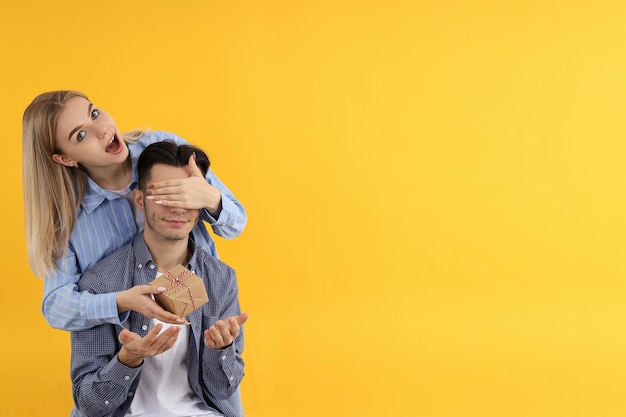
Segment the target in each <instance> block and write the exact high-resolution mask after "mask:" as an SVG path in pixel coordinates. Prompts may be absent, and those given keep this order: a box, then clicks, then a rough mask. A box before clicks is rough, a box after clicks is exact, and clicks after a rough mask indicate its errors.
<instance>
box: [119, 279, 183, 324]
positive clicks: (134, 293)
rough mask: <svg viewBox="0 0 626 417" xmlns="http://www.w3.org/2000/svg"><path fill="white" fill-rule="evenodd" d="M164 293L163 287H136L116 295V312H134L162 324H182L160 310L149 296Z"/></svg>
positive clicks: (175, 316) (173, 315) (178, 318)
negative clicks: (159, 321) (157, 320)
mask: <svg viewBox="0 0 626 417" xmlns="http://www.w3.org/2000/svg"><path fill="white" fill-rule="evenodd" d="M163 291H165V288H164V287H156V286H154V285H136V286H134V287H132V288H130V289H128V290H125V291H120V292H118V293H117V297H116V301H117V311H118V312H120V313H123V312H125V311H128V310H132V311H136V312H137V313H141V314H143V315H144V316H146V317H148V318H151V319H159V320H161V321H162V322H164V323H170V324H183V323H186V321H185V320H183V319H182V318H180V317H178V316H177V315H176V314H172V313H170V312H169V311H166V310H164V309H163V308H161V306H160V305H158V304H157V302H156V301H154V300H153V299H152V298H151V297H150V295H151V294H158V293H161V292H163Z"/></svg>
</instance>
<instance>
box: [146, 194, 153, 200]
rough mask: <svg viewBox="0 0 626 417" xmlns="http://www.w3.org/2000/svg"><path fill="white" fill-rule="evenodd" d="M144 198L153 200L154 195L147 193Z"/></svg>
mask: <svg viewBox="0 0 626 417" xmlns="http://www.w3.org/2000/svg"><path fill="white" fill-rule="evenodd" d="M146 199H148V200H154V196H153V195H147V196H146Z"/></svg>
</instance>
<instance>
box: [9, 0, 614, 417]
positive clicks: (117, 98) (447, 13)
mask: <svg viewBox="0 0 626 417" xmlns="http://www.w3.org/2000/svg"><path fill="white" fill-rule="evenodd" d="M624 22H626V6H624V5H623V2H619V1H607V0H596V1H593V2H590V1H564V0H560V1H559V0H519V1H495V0H494V1H487V0H477V1H460V0H458V1H450V0H448V1H445V0H443V1H401V0H359V1H356V0H346V1H337V0H335V1H331V0H316V1H284V0H283V1H281V0H273V1H272V0H256V1H213V0H211V1H199V0H198V1H176V2H174V1H162V0H150V1H146V0H141V1H125V0H113V1H108V2H85V1H80V2H79V1H76V2H68V1H66V2H47V1H39V2H37V1H32V0H31V1H26V0H25V1H21V2H8V4H4V5H3V6H2V12H1V13H0V39H1V45H2V65H1V66H0V91H2V100H0V114H1V116H0V118H1V119H0V120H1V121H2V127H3V134H4V136H3V141H2V144H3V149H4V153H3V158H2V160H3V164H2V168H0V173H1V177H2V178H3V180H4V181H3V182H4V186H3V187H2V202H3V209H2V216H0V219H1V224H0V230H2V233H3V235H4V245H3V247H4V249H3V251H2V254H1V255H0V262H1V264H2V265H3V267H4V273H3V274H2V276H3V278H2V279H3V281H4V285H2V294H3V297H2V302H0V308H1V310H0V313H1V314H2V317H3V326H2V344H1V348H0V349H1V351H0V358H1V359H0V380H2V381H4V383H3V386H4V388H3V389H2V390H0V404H2V408H3V411H2V414H3V415H6V416H29V417H30V416H66V415H68V414H69V411H70V409H71V406H72V403H71V384H70V380H69V351H70V349H69V343H68V334H67V333H66V332H63V331H60V330H53V329H50V328H49V327H48V325H47V324H46V323H45V321H44V320H43V318H42V316H41V313H40V310H39V307H40V300H41V293H42V284H41V281H40V280H38V279H36V278H34V277H33V276H32V274H31V273H30V270H29V269H28V267H27V262H26V249H25V240H24V229H23V202H22V189H21V180H20V178H21V139H20V138H21V116H22V112H23V110H24V108H25V107H26V106H27V105H28V103H29V102H30V101H31V100H32V98H33V97H34V96H35V95H36V94H38V93H40V92H43V91H47V90H51V89H62V88H71V89H78V90H81V91H84V92H86V93H87V94H88V95H89V97H90V98H91V99H92V100H93V101H94V102H95V103H96V104H97V105H98V106H100V107H102V108H103V109H105V110H107V111H108V112H109V113H110V114H112V115H113V116H114V117H115V118H116V121H117V123H118V126H119V127H120V129H122V130H128V129H131V128H135V127H146V126H151V127H153V128H155V129H164V130H170V131H173V132H176V133H178V134H179V135H181V136H183V137H184V138H186V139H188V140H189V141H191V142H193V143H196V144H198V145H200V146H202V147H204V148H205V149H206V150H207V151H208V152H209V155H210V157H211V158H212V161H213V165H212V166H213V168H214V170H215V172H216V173H217V174H218V175H219V176H220V178H221V179H222V180H224V182H225V183H226V184H227V185H228V186H229V187H230V188H231V189H232V190H233V191H234V192H235V194H236V195H237V197H238V198H239V199H240V201H242V203H243V204H244V205H245V207H246V208H247V210H248V214H249V224H248V227H247V228H246V230H245V232H244V234H243V235H242V236H241V237H239V238H237V239H235V240H232V241H226V240H224V239H219V238H218V239H217V245H218V249H219V251H220V254H221V257H222V259H224V260H225V261H226V262H228V263H230V264H231V265H232V266H233V267H235V268H236V270H237V272H238V276H239V281H240V287H241V301H242V305H243V308H244V310H246V311H248V312H249V313H250V321H249V323H248V325H247V327H246V351H245V359H246V361H247V368H246V377H245V379H244V382H243V384H242V393H243V398H244V406H245V409H246V416H247V417H269V416H272V417H274V416H281V417H282V416H290V417H292V416H301V417H309V416H311V417H314V416H315V417H318V416H325V417H340V416H420V417H422V416H423V417H444V416H446V417H448V416H450V417H452V416H454V417H474V416H475V417H491V416H493V417H522V416H523V417H561V416H563V417H566V416H567V417H576V416H581V417H583V416H584V417H597V416H623V415H625V414H626V400H624V389H625V388H626V337H625V333H624V323H625V321H626V304H625V303H624V299H625V297H624V295H625V290H626V279H625V278H626V276H625V275H626V260H625V259H624V256H623V255H624V251H625V245H624V242H625V239H626V220H625V215H624V214H625V212H626V184H624V180H625V179H626V173H625V167H624V165H625V164H624V162H625V161H626V141H625V139H624V137H625V134H624V133H625V127H624V114H623V113H624V110H625V108H626V106H625V104H626V102H625V100H626V81H625V80H626V77H625V74H626V52H625V51H626V24H625V23H624Z"/></svg>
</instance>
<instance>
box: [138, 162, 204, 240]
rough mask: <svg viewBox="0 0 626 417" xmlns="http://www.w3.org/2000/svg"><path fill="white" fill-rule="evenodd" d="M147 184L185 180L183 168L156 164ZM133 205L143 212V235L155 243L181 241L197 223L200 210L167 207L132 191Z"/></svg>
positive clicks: (139, 192)
mask: <svg viewBox="0 0 626 417" xmlns="http://www.w3.org/2000/svg"><path fill="white" fill-rule="evenodd" d="M150 173H151V175H150V180H149V183H155V182H159V181H168V180H175V179H180V178H187V177H188V176H189V174H188V173H187V171H186V170H185V168H177V167H173V166H169V165H164V164H156V165H154V166H153V167H152V170H151V171H150ZM134 196H135V203H136V204H137V206H138V208H139V209H140V210H142V211H143V212H144V235H145V236H146V238H147V239H148V238H151V239H153V240H156V241H159V240H161V241H172V240H182V239H186V238H187V236H189V233H190V232H191V230H192V229H193V228H194V226H195V225H196V224H197V223H198V219H199V217H200V210H198V209H193V210H190V209H184V208H177V207H167V206H164V205H162V204H156V203H155V202H154V200H148V199H147V198H146V195H144V193H143V192H141V191H140V190H135V191H134Z"/></svg>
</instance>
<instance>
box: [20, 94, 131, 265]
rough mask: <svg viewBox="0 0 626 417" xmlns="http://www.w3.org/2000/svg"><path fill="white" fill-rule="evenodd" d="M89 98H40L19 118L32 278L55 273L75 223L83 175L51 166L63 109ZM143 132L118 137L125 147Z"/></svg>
mask: <svg viewBox="0 0 626 417" xmlns="http://www.w3.org/2000/svg"><path fill="white" fill-rule="evenodd" d="M74 97H83V98H85V99H86V100H89V99H88V98H87V96H86V95H85V94H83V93H81V92H79V91H71V90H60V91H50V92H46V93H42V94H40V95H38V96H37V97H35V99H34V100H33V101H32V102H31V103H30V104H29V105H28V107H27V108H26V110H25V111H24V116H23V118H22V178H23V185H24V187H23V188H24V209H25V221H26V245H27V247H28V262H29V265H30V268H31V269H32V271H33V272H34V274H35V275H37V276H39V277H43V276H44V275H45V274H46V273H47V272H48V271H49V270H51V269H54V268H56V263H57V260H58V259H59V258H61V257H63V256H65V253H66V251H67V246H68V243H69V239H70V235H71V234H72V230H73V228H74V223H75V221H76V212H77V209H78V206H79V205H80V203H81V201H82V199H83V196H84V195H85V191H86V190H87V174H86V173H85V172H84V171H83V170H82V169H79V168H75V167H67V166H64V165H61V164H58V163H56V162H54V160H53V159H52V155H54V154H55V153H58V150H57V147H56V130H57V121H58V119H59V116H60V115H61V113H62V112H63V110H64V108H65V103H67V101H68V100H69V99H71V98H74ZM142 134H143V131H140V130H133V131H130V132H127V133H125V134H123V135H122V139H123V140H124V142H126V143H131V142H136V141H137V140H138V139H139V138H140V137H141V135H142Z"/></svg>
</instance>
